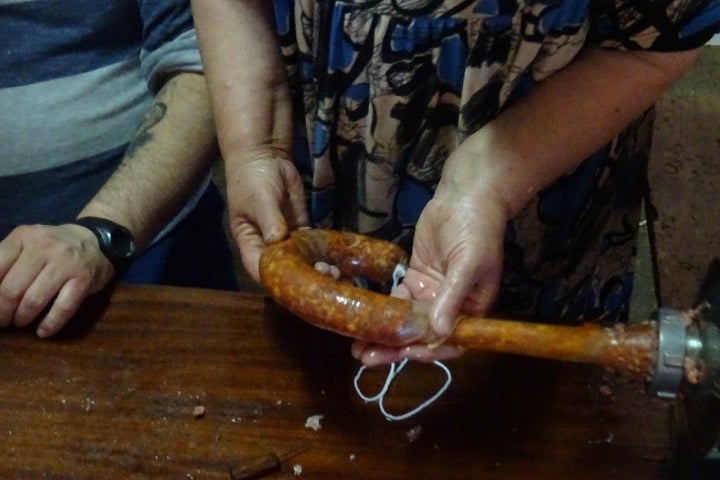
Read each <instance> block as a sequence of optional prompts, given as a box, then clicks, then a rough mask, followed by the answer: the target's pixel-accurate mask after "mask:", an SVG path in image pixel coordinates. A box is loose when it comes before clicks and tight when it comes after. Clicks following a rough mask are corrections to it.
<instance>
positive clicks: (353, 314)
mask: <svg viewBox="0 0 720 480" xmlns="http://www.w3.org/2000/svg"><path fill="white" fill-rule="evenodd" d="M320 261H322V262H327V263H329V264H332V265H336V266H337V267H338V269H339V270H340V271H341V272H342V273H343V274H344V275H347V276H360V277H364V278H366V279H368V280H372V281H375V282H386V281H388V280H389V279H390V278H391V277H392V273H393V271H394V269H395V267H396V265H397V264H399V263H406V261H407V255H406V254H405V252H404V251H403V250H402V249H401V248H399V247H398V246H396V245H394V244H392V243H390V242H384V241H380V240H371V239H369V238H368V237H364V236H362V235H357V234H353V233H348V232H338V231H333V230H319V229H303V230H296V231H294V232H292V234H291V236H290V238H289V239H288V240H285V241H282V242H278V243H276V244H273V245H269V246H268V247H267V248H266V249H265V250H264V251H263V254H262V256H261V257H260V282H261V283H262V285H263V287H264V288H265V289H266V290H267V292H268V293H269V294H270V296H271V297H273V299H275V301H276V302H277V303H279V304H280V305H282V306H283V307H285V308H287V309H288V310H290V311H291V312H293V313H294V314H296V315H297V316H299V317H300V318H302V319H303V320H306V321H307V322H310V323H312V324H313V325H315V326H317V327H320V328H324V329H326V330H331V331H333V332H336V333H339V334H341V335H345V336H349V337H353V338H356V339H360V340H366V341H368V342H373V343H378V340H381V343H383V344H385V345H389V346H400V345H407V344H409V343H415V342H419V341H422V340H423V339H424V338H426V336H427V335H428V333H429V331H430V328H429V323H428V320H427V314H426V313H425V310H424V309H423V308H422V305H421V304H416V303H415V302H410V301H408V300H403V299H399V298H395V297H389V296H387V295H381V294H379V293H375V292H371V291H369V290H365V289H362V288H358V287H354V286H352V285H349V284H347V283H343V282H337V281H335V280H333V279H332V278H330V277H329V276H327V275H323V274H321V273H320V272H318V271H316V270H315V263H316V262H320Z"/></svg>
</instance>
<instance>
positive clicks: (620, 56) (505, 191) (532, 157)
mask: <svg viewBox="0 0 720 480" xmlns="http://www.w3.org/2000/svg"><path fill="white" fill-rule="evenodd" d="M696 56H697V51H688V52H677V53H656V52H625V51H613V50H603V49H592V50H590V51H588V52H586V53H585V54H584V55H583V56H582V57H580V58H578V59H576V60H575V61H574V62H573V63H571V64H570V65H569V66H568V67H566V68H565V69H563V70H561V71H559V72H557V73H555V74H554V75H552V76H551V77H549V78H548V79H546V80H545V81H543V82H542V83H541V84H540V85H538V87H537V88H536V89H535V90H533V92H532V93H531V94H530V95H529V96H528V97H527V98H525V99H523V100H521V101H519V102H518V103H517V104H516V105H514V106H513V107H511V108H509V109H508V110H507V111H505V112H504V113H503V114H501V115H500V116H499V117H498V118H497V119H495V120H494V121H492V122H491V123H489V124H488V125H487V126H485V127H483V128H482V129H480V130H479V131H478V132H477V133H475V134H474V135H472V136H471V137H469V138H468V139H467V140H466V141H465V142H464V143H463V144H462V145H461V147H460V151H461V152H462V153H461V155H454V156H453V157H451V159H450V160H449V161H448V164H447V165H446V167H445V170H444V171H443V182H445V183H446V184H447V183H453V182H455V181H457V179H475V181H478V182H480V183H481V185H480V188H485V187H486V186H488V185H492V187H491V188H493V189H495V191H496V192H498V193H499V194H500V196H501V197H502V199H503V201H504V202H505V204H506V206H507V211H508V212H507V213H508V216H509V217H512V216H513V215H515V214H516V213H517V212H518V211H519V210H520V209H521V208H522V207H523V206H524V205H525V203H526V202H527V201H528V200H529V199H530V198H531V197H532V196H533V195H534V194H535V193H537V192H538V191H539V190H541V189H543V188H544V187H546V186H548V185H549V184H550V183H552V182H553V181H554V180H555V179H557V178H558V177H560V176H561V175H563V174H564V173H567V172H569V171H571V170H572V169H573V168H575V167H576V166H577V165H578V164H579V162H580V161H582V160H583V159H584V158H587V157H588V156H589V155H591V154H592V153H594V152H595V151H597V150H598V149H600V148H602V146H603V145H606V144H607V143H608V142H609V141H611V140H612V139H613V138H614V137H615V136H617V135H618V134H619V133H620V132H621V131H622V129H624V128H625V127H626V126H627V125H628V124H629V123H630V122H632V121H633V120H635V119H636V118H638V117H639V116H640V115H641V114H642V113H643V112H644V111H646V110H647V109H648V108H649V107H650V106H652V104H653V103H654V102H655V101H656V100H657V99H658V98H659V97H660V96H661V95H662V93H663V92H664V91H665V90H666V89H667V88H668V87H669V86H670V85H671V84H672V83H673V82H674V81H675V80H676V79H677V78H679V77H680V76H681V75H682V74H683V73H684V72H685V71H687V69H688V68H690V66H691V65H692V63H693V61H694V60H695V58H696ZM483 183H484V184H485V185H482V184H483Z"/></svg>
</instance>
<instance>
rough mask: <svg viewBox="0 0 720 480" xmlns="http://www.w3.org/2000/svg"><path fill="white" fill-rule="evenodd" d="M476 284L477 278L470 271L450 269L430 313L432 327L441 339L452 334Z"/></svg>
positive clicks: (466, 269)
mask: <svg viewBox="0 0 720 480" xmlns="http://www.w3.org/2000/svg"><path fill="white" fill-rule="evenodd" d="M474 283H475V278H474V277H473V272H472V271H471V270H470V269H468V268H459V269H454V268H452V267H450V268H448V271H447V273H446V276H445V279H444V280H443V282H442V284H441V285H440V288H439V291H438V293H437V296H436V298H435V299H434V301H433V302H432V304H431V306H430V311H429V314H430V325H431V326H432V328H433V330H435V332H436V333H437V334H438V335H440V336H441V337H447V336H448V335H450V333H452V331H453V329H454V328H455V324H456V323H457V317H458V313H459V312H460V307H461V305H462V303H463V301H464V300H465V298H466V297H467V296H468V294H469V293H470V291H471V289H472V287H473V284H474Z"/></svg>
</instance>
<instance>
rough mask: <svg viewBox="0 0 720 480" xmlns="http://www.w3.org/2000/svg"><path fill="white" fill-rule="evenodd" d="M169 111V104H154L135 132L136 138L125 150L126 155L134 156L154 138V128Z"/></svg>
mask: <svg viewBox="0 0 720 480" xmlns="http://www.w3.org/2000/svg"><path fill="white" fill-rule="evenodd" d="M166 112H167V105H165V104H164V103H162V102H157V103H154V104H152V106H151V107H150V109H149V110H148V111H147V113H146V114H145V118H143V121H142V123H141V124H140V127H139V128H138V129H137V131H136V132H135V138H133V139H132V141H131V142H130V145H128V148H127V151H126V152H125V156H126V157H133V156H135V153H136V152H137V151H138V150H139V149H140V148H141V147H142V146H143V145H145V144H146V143H148V142H149V141H150V140H152V138H153V135H152V132H151V130H152V128H153V127H154V126H155V125H157V124H158V123H160V121H161V120H162V119H163V118H164V117H165V113H166Z"/></svg>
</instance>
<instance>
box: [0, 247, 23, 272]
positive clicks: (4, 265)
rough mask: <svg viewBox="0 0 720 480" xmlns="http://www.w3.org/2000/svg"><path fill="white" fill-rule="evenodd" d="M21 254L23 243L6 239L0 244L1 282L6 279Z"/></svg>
mask: <svg viewBox="0 0 720 480" xmlns="http://www.w3.org/2000/svg"><path fill="white" fill-rule="evenodd" d="M21 253H22V243H20V242H16V241H14V240H12V239H11V238H5V239H4V240H3V241H2V242H0V281H2V279H3V278H5V275H7V273H8V272H9V271H10V268H12V266H13V264H15V262H16V261H17V259H18V257H19V256H20V254H21Z"/></svg>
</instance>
